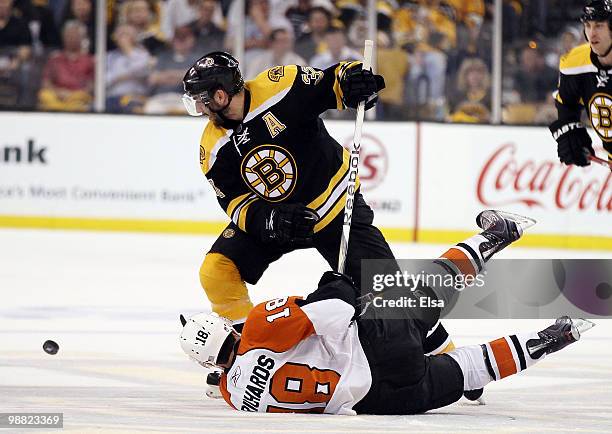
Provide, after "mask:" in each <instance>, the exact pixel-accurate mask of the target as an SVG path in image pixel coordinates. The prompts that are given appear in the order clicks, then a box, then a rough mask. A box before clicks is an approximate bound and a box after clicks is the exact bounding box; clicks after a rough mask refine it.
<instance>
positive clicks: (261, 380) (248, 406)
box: [240, 355, 275, 411]
mask: <svg viewBox="0 0 612 434" xmlns="http://www.w3.org/2000/svg"><path fill="white" fill-rule="evenodd" d="M274 364H275V363H274V360H273V359H271V358H270V357H267V356H265V355H261V356H259V357H258V358H257V366H255V367H254V368H253V372H252V373H251V377H250V378H249V384H248V385H247V387H246V390H245V391H244V397H243V398H242V407H240V409H241V410H242V411H258V410H259V404H260V401H261V396H262V394H263V393H264V391H265V390H266V388H267V384H268V380H270V370H272V368H274Z"/></svg>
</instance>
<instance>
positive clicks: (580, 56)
mask: <svg viewBox="0 0 612 434" xmlns="http://www.w3.org/2000/svg"><path fill="white" fill-rule="evenodd" d="M559 71H561V73H562V74H565V75H577V74H584V73H587V72H597V71H598V69H597V67H596V66H595V65H593V62H591V47H590V45H589V44H582V45H579V46H578V47H576V48H574V49H572V50H570V52H569V53H567V54H565V55H564V56H561V59H559Z"/></svg>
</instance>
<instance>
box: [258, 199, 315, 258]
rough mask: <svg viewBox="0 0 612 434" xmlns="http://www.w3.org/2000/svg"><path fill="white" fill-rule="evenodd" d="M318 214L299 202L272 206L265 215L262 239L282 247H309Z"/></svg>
mask: <svg viewBox="0 0 612 434" xmlns="http://www.w3.org/2000/svg"><path fill="white" fill-rule="evenodd" d="M318 220H319V216H318V215H317V213H315V212H314V211H313V210H311V209H310V208H307V207H305V206H304V205H302V204H300V203H288V204H281V205H277V206H274V207H272V208H271V209H270V211H269V212H268V214H267V215H266V223H265V224H266V226H265V229H264V231H263V241H264V242H270V243H274V244H276V245H278V246H282V247H294V248H300V247H310V246H312V237H313V236H314V226H315V224H316V223H317V221H318Z"/></svg>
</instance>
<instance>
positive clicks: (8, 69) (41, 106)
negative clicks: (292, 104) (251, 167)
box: [0, 0, 584, 123]
mask: <svg viewBox="0 0 612 434" xmlns="http://www.w3.org/2000/svg"><path fill="white" fill-rule="evenodd" d="M493 3H494V2H493V0H379V1H377V2H376V18H377V20H376V21H377V27H378V33H377V51H376V53H377V69H378V71H379V72H380V73H382V74H383V75H384V76H385V79H386V83H387V88H386V89H385V90H384V91H383V92H381V95H380V104H378V106H377V115H378V117H379V118H380V119H383V120H387V119H388V120H398V119H424V120H437V121H450V122H485V123H486V122H489V121H490V119H491V94H492V91H491V85H492V84H491V83H492V78H491V73H492V40H493V13H494V8H493ZM237 4H238V3H237V2H235V1H232V0H107V8H106V9H107V23H106V25H107V32H106V33H107V35H108V40H107V41H106V45H107V53H106V54H105V56H106V73H105V81H106V82H105V86H106V111H108V112H114V113H154V114H179V113H183V111H182V110H183V109H182V106H181V102H180V94H181V92H182V89H181V78H182V76H183V74H184V72H185V70H186V69H187V68H188V66H189V65H191V64H192V63H193V61H194V60H195V59H197V58H198V57H200V56H202V55H203V54H205V53H207V52H210V51H214V50H227V51H230V52H231V51H232V50H233V48H234V46H235V45H234V44H235V38H237V37H241V36H242V35H239V33H238V30H239V29H240V25H239V21H240V19H241V17H240V10H239V8H238V7H237ZM367 4H368V2H367V1H366V0H246V13H245V17H244V25H245V31H244V46H245V54H244V58H243V59H242V70H243V73H244V75H245V78H246V79H252V78H254V77H255V76H256V75H257V74H258V73H259V72H260V71H262V70H264V69H266V68H269V67H271V66H275V65H278V64H294V63H297V64H303V65H311V66H314V67H317V68H327V67H328V66H330V65H333V64H334V63H336V62H338V61H341V60H352V59H360V58H361V51H362V46H363V40H364V39H365V37H366V35H367V13H366V7H367ZM583 5H584V1H583V0H503V41H504V50H503V51H504V56H503V80H502V100H503V108H504V110H503V120H504V121H505V122H508V123H546V122H548V121H549V120H550V119H551V118H552V117H553V116H554V105H553V103H552V97H551V92H552V90H553V89H554V87H555V85H556V82H557V74H558V71H557V66H558V61H559V57H560V55H562V54H563V53H564V52H567V51H568V50H569V49H571V48H573V47H574V46H576V45H579V44H581V43H583V42H584V39H583V36H582V30H581V25H580V23H579V20H578V18H579V16H580V12H581V9H582V7H583ZM95 23H96V2H95V0H0V107H1V108H3V109H25V110H33V109H34V110H35V109H38V110H57V111H90V110H92V104H93V92H94V78H95V57H94V54H95V47H96V40H95V38H96V29H95Z"/></svg>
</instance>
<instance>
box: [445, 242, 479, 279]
mask: <svg viewBox="0 0 612 434" xmlns="http://www.w3.org/2000/svg"><path fill="white" fill-rule="evenodd" d="M442 257H443V258H446V259H448V260H450V261H451V262H452V263H453V264H455V265H456V266H457V268H459V271H461V273H462V274H463V275H464V276H476V274H478V273H477V271H476V269H475V268H474V264H472V261H470V258H469V257H468V256H467V255H466V254H465V253H463V252H462V251H461V250H459V249H457V248H455V247H451V248H450V249H448V250H447V251H446V252H445V253H444V254H442Z"/></svg>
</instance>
